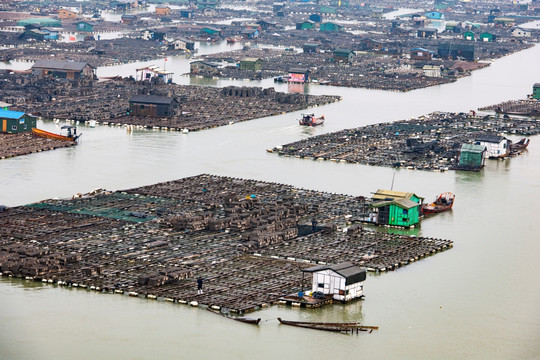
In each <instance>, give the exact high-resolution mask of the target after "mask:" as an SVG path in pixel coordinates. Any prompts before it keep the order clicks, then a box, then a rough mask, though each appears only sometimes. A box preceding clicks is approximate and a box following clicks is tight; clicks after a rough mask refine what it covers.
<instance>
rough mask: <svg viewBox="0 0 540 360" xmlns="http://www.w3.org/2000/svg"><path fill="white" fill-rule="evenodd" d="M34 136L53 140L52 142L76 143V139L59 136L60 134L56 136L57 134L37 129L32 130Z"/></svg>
mask: <svg viewBox="0 0 540 360" xmlns="http://www.w3.org/2000/svg"><path fill="white" fill-rule="evenodd" d="M32 134H34V135H36V136H39V137H43V138H47V139H52V140H62V141H75V140H76V138H74V137H70V136H65V135H59V134H55V133H52V132H48V131H45V130H41V129H37V128H32Z"/></svg>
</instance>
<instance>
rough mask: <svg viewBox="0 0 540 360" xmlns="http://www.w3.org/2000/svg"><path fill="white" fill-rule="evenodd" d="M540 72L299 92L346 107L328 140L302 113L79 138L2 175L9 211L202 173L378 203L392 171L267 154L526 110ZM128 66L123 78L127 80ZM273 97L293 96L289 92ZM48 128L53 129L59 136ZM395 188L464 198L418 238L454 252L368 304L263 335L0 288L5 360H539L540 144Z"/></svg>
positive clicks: (532, 64)
mask: <svg viewBox="0 0 540 360" xmlns="http://www.w3.org/2000/svg"><path fill="white" fill-rule="evenodd" d="M539 60H540V46H536V47H534V48H531V49H528V50H525V51H523V52H521V53H517V54H514V55H511V56H509V57H506V58H502V59H499V60H497V61H496V62H494V63H493V64H492V65H491V66H490V67H488V68H486V69H483V70H480V71H477V72H475V73H474V74H473V75H472V76H470V77H467V78H464V79H461V80H459V81H458V82H456V83H454V84H449V85H443V86H437V87H432V88H427V89H422V90H416V91H412V92H409V93H395V92H384V91H373V90H366V89H342V88H334V87H324V86H317V85H310V86H305V87H304V86H301V87H296V88H292V89H291V90H293V91H306V92H309V93H313V94H321V93H325V94H336V95H342V96H343V101H341V102H339V103H336V104H332V105H327V106H324V107H320V108H315V109H314V111H315V113H316V114H317V115H323V114H324V115H325V116H326V122H325V124H324V126H322V127H318V128H315V129H305V128H301V127H300V126H298V123H297V119H298V117H299V116H300V112H296V113H291V114H284V115H280V116H275V117H271V118H264V119H259V120H254V121H249V122H245V123H239V124H234V125H229V126H225V127H221V128H216V129H212V130H207V131H200V132H197V133H189V134H181V133H178V132H164V131H133V132H131V133H128V132H126V130H125V129H123V128H118V127H107V126H97V127H96V128H89V127H85V126H84V125H82V126H80V128H79V132H82V133H83V136H82V141H81V143H80V144H79V145H78V146H77V147H74V148H68V149H61V150H55V151H48V152H42V153H38V154H31V155H27V156H22V157H18V158H12V159H6V160H1V161H0V174H1V176H0V188H1V189H2V192H1V195H0V203H1V204H5V205H10V206H11V205H20V204H26V203H30V202H34V201H38V200H42V199H46V198H51V197H67V196H71V195H73V194H75V193H78V192H81V193H82V192H87V191H91V190H93V189H95V188H107V189H110V190H116V189H123V188H131V187H136V186H140V185H144V184H152V183H156V182H160V181H166V180H170V179H176V178H180V177H184V176H189V175H194V174H199V173H214V174H219V175H227V176H235V177H244V178H255V179H260V180H266V181H275V182H281V183H287V184H292V185H295V186H298V187H304V188H310V189H316V190H323V191H330V192H339V193H346V194H351V195H369V194H370V193H371V192H374V191H376V190H377V189H378V188H389V187H390V185H391V181H392V176H393V170H392V169H389V168H379V167H370V166H362V165H352V164H340V163H331V162H317V161H309V160H300V159H294V158H283V157H278V156H277V155H275V154H269V153H266V151H265V150H266V149H268V148H272V147H274V146H276V145H280V144H285V143H289V142H292V141H295V140H298V139H301V138H305V137H309V136H313V135H317V134H321V133H325V132H330V131H336V130H339V129H343V128H350V127H356V126H361V125H365V124H371V123H376V122H382V121H393V120H398V119H405V118H409V117H412V116H419V115H422V114H426V113H429V112H432V111H436V110H442V111H455V112H460V111H464V112H466V111H468V110H469V109H476V108H478V107H480V106H485V105H489V104H494V103H497V102H501V101H505V100H510V99H518V98H523V97H525V96H526V95H527V94H529V93H531V91H532V85H533V83H535V82H538V81H540V80H539V79H540V68H539V67H538V62H539ZM182 61H183V60H180V59H178V64H177V66H178V67H181V66H185V63H184V62H182ZM171 63H174V61H171ZM182 64H183V65H182ZM131 65H133V64H129V65H125V66H124V67H119V68H117V69H116V70H115V71H117V72H120V73H122V74H123V75H127V74H128V72H130V71H131V70H130V69H131V68H130V66H131ZM167 66H169V64H168V65H167ZM99 71H101V70H99ZM175 76H178V75H175ZM182 79H183V80H182V81H186V82H191V81H193V79H191V78H189V77H183V78H182ZM228 84H237V85H238V84H242V85H254V86H255V85H256V86H261V85H262V86H274V84H273V82H270V81H268V80H265V81H263V82H262V83H258V82H233V81H217V80H216V81H214V82H210V83H209V85H214V86H223V85H228ZM277 88H278V89H279V90H282V91H286V90H288V87H287V85H280V86H278V87H277ZM40 125H41V126H42V127H43V128H45V129H46V130H55V129H57V126H58V125H56V124H54V123H52V122H46V123H42V124H40ZM59 125H61V124H59ZM512 138H513V139H516V137H512ZM394 189H395V190H401V191H411V192H415V193H418V194H420V195H422V196H425V197H426V199H427V200H431V199H434V198H435V196H436V195H437V194H439V193H441V192H445V191H451V192H453V193H455V194H456V203H455V206H454V209H453V211H452V212H448V213H443V214H440V215H437V216H433V217H431V218H427V219H424V220H423V221H422V224H421V226H420V227H419V228H417V229H414V230H413V231H412V232H411V233H413V234H419V235H423V236H431V237H438V238H447V239H451V240H453V241H454V248H453V249H451V250H449V251H446V252H443V253H441V254H437V255H436V256H433V257H429V258H427V259H424V260H422V261H419V262H418V263H416V264H412V265H409V266H407V267H404V268H400V269H398V270H397V271H395V272H390V273H384V274H381V275H376V276H375V275H371V276H369V277H368V279H367V281H366V283H365V286H364V291H365V294H366V299H365V300H364V301H361V302H355V303H352V304H349V305H345V306H343V305H334V306H329V307H324V308H321V309H316V310H303V309H302V310H299V309H293V308H287V307H278V306H273V307H270V308H268V309H263V310H261V311H259V312H257V313H255V314H251V315H250V316H254V317H261V318H262V319H263V321H262V322H261V324H260V325H259V327H258V328H257V327H253V326H249V325H245V324H242V323H237V322H234V321H230V320H228V319H225V318H221V317H217V316H215V315H213V314H210V313H208V312H207V311H204V310H201V309H196V308H191V307H188V306H185V305H179V304H170V303H165V302H160V301H152V300H143V299H133V298H129V297H127V296H121V295H109V294H97V293H95V292H90V291H87V290H83V289H66V288H57V287H55V286H52V285H43V284H41V283H34V282H29V281H25V280H19V279H10V278H6V277H3V278H0V309H2V310H1V311H0V321H1V323H2V329H3V331H2V334H1V335H0V358H1V359H36V358H40V359H73V358H77V359H95V358H98V357H99V358H116V359H147V358H150V357H154V358H188V357H189V358H196V359H211V358H218V357H220V358H227V359H252V358H254V357H256V358H261V359H272V358H276V357H278V356H279V357H282V358H287V359H289V358H300V357H303V358H304V357H307V358H315V357H338V358H345V357H347V358H349V357H359V356H362V357H366V358H370V359H394V358H400V359H401V358H402V359H440V358H444V359H463V358H467V359H486V358H490V359H534V358H538V357H540V348H539V346H538V339H539V338H540V307H539V306H538V304H540V286H539V285H538V278H539V277H540V268H539V267H538V254H539V253H540V242H539V241H538V234H537V228H536V226H535V224H536V221H537V216H536V214H538V211H540V205H539V204H540V201H539V200H540V140H539V139H538V138H532V140H531V145H530V146H529V149H528V150H527V151H526V152H525V153H524V154H523V155H521V156H518V157H515V158H512V159H509V160H504V161H495V160H492V161H488V163H487V166H486V168H485V169H484V170H483V171H481V172H479V173H468V172H446V173H433V172H424V171H410V170H404V169H402V170H398V171H396V173H395V180H394ZM194 291H196V285H195V284H194ZM278 316H279V317H281V318H283V319H291V320H297V319H300V320H308V319H309V320H311V321H332V322H336V321H347V322H350V321H360V322H363V323H365V324H366V325H377V326H379V327H380V329H379V330H378V331H377V332H373V333H372V334H360V335H358V336H357V335H354V336H350V335H348V336H347V335H341V334H334V333H326V332H317V331H310V330H307V329H296V328H291V327H287V326H283V325H281V326H280V325H279V324H278V322H277V320H276V318H277V317H278Z"/></svg>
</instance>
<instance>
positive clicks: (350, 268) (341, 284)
mask: <svg viewBox="0 0 540 360" xmlns="http://www.w3.org/2000/svg"><path fill="white" fill-rule="evenodd" d="M302 271H303V272H304V273H311V274H313V279H312V282H311V291H312V292H321V293H323V294H325V295H333V299H334V300H337V301H343V302H345V301H350V300H353V299H357V298H361V297H363V296H364V281H365V280H366V275H367V273H366V269H364V268H360V267H358V266H356V265H354V264H352V263H350V262H344V263H340V264H335V265H317V266H313V267H310V268H308V269H304V270H302Z"/></svg>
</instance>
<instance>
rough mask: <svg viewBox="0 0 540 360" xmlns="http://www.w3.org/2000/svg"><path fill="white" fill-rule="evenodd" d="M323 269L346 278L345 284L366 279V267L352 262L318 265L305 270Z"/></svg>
mask: <svg viewBox="0 0 540 360" xmlns="http://www.w3.org/2000/svg"><path fill="white" fill-rule="evenodd" d="M323 270H332V271H334V272H336V273H338V274H339V275H341V276H343V277H344V278H345V285H350V284H354V283H357V282H361V281H364V280H366V269H363V268H360V267H358V266H356V265H354V264H352V263H350V262H344V263H339V264H335V265H317V266H313V267H310V268H308V269H304V270H302V271H303V272H309V273H314V272H318V271H323Z"/></svg>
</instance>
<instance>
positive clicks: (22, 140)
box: [0, 132, 77, 159]
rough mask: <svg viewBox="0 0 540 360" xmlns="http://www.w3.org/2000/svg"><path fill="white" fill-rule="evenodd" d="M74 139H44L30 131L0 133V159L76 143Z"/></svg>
mask: <svg viewBox="0 0 540 360" xmlns="http://www.w3.org/2000/svg"><path fill="white" fill-rule="evenodd" d="M76 144H77V143H76V142H75V141H63V140H53V139H45V138H41V137H37V136H34V135H32V133H29V132H28V133H20V134H0V159H5V158H9V157H14V156H20V155H27V154H32V153H36V152H41V151H47V150H54V149H59V148H65V147H71V146H74V145H76Z"/></svg>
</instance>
